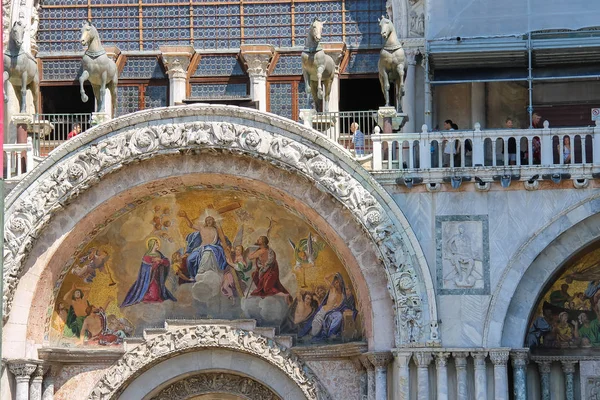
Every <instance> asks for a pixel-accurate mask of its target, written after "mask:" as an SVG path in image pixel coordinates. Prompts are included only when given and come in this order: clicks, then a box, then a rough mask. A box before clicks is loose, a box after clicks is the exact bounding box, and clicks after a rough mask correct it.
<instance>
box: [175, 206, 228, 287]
mask: <svg viewBox="0 0 600 400" xmlns="http://www.w3.org/2000/svg"><path fill="white" fill-rule="evenodd" d="M179 216H180V217H182V218H184V220H185V221H186V222H187V224H188V226H189V227H190V228H192V229H194V232H192V233H190V234H189V235H187V237H186V238H185V241H186V243H187V245H186V249H185V253H184V256H183V260H182V271H181V272H182V273H183V274H184V275H185V276H187V277H188V278H189V282H193V281H194V280H195V277H196V275H198V274H202V273H204V272H207V271H214V272H221V271H223V270H225V269H226V268H227V266H228V264H227V258H226V257H225V249H224V247H223V242H225V243H226V244H227V245H230V243H229V241H228V239H227V238H226V237H225V235H224V233H223V231H222V230H221V228H220V227H219V226H217V223H216V221H215V219H214V218H213V217H211V216H208V217H206V218H205V219H204V224H202V225H200V224H199V223H197V222H196V223H194V222H192V221H191V220H190V219H189V218H188V216H187V214H186V212H185V211H181V212H180V213H179ZM180 283H185V282H181V281H180Z"/></svg>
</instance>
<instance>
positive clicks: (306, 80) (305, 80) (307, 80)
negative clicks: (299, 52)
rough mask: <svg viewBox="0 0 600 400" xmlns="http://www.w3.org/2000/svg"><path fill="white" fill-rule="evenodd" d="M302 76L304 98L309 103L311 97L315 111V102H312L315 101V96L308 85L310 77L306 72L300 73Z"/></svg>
mask: <svg viewBox="0 0 600 400" xmlns="http://www.w3.org/2000/svg"><path fill="white" fill-rule="evenodd" d="M302 76H303V77H304V89H305V90H306V97H308V99H309V102H310V96H311V95H312V97H313V102H314V103H315V104H314V106H315V109H316V108H317V106H316V102H315V101H314V100H315V97H314V96H315V95H314V94H312V89H313V88H312V86H311V85H310V75H308V72H307V71H302Z"/></svg>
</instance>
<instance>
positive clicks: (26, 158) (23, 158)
mask: <svg viewBox="0 0 600 400" xmlns="http://www.w3.org/2000/svg"><path fill="white" fill-rule="evenodd" d="M33 153H34V149H33V141H32V139H31V138H30V137H29V138H27V143H17V144H5V145H4V154H5V160H6V167H5V168H6V169H5V171H4V179H6V180H19V179H21V178H22V177H23V176H24V175H25V174H26V173H28V172H29V171H31V170H32V169H33V167H34V166H35V164H34V158H33Z"/></svg>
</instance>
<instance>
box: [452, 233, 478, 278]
mask: <svg viewBox="0 0 600 400" xmlns="http://www.w3.org/2000/svg"><path fill="white" fill-rule="evenodd" d="M446 246H447V247H446V248H447V249H448V252H449V256H448V257H447V258H448V260H449V261H450V263H451V264H452V266H453V267H454V272H455V274H456V275H455V277H454V283H455V284H456V286H458V287H466V288H469V287H473V286H474V285H475V281H476V280H477V278H476V277H475V276H473V275H474V274H475V273H476V271H475V258H476V254H475V252H474V251H473V249H472V247H471V238H470V237H469V235H467V234H466V233H465V227H464V226H463V225H459V226H458V233H456V234H454V235H453V236H452V237H450V239H448V242H447V244H446Z"/></svg>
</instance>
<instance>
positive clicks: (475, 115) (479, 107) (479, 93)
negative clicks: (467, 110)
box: [471, 82, 486, 129]
mask: <svg viewBox="0 0 600 400" xmlns="http://www.w3.org/2000/svg"><path fill="white" fill-rule="evenodd" d="M485 119H486V116H485V83H483V82H473V83H471V127H474V126H475V124H476V123H477V122H479V123H480V124H481V129H483V128H484V127H485V125H486V123H485Z"/></svg>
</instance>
